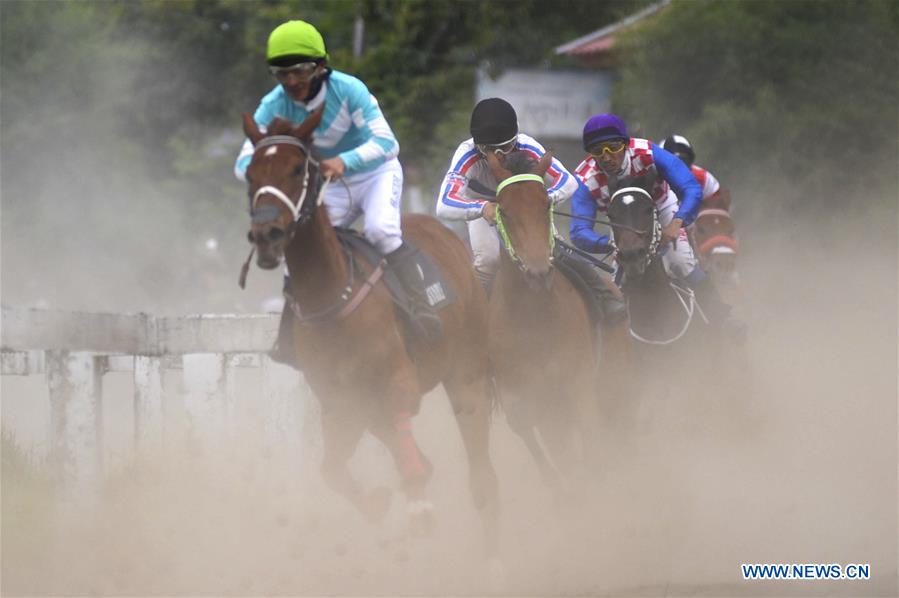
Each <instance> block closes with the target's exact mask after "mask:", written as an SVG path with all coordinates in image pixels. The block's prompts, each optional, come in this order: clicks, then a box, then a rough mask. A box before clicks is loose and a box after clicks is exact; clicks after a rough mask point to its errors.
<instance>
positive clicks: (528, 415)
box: [498, 383, 559, 488]
mask: <svg viewBox="0 0 899 598" xmlns="http://www.w3.org/2000/svg"><path fill="white" fill-rule="evenodd" d="M498 387H499V388H500V389H502V388H503V385H502V384H501V383H500V384H499V385H498ZM500 403H501V404H502V406H503V411H504V412H505V414H506V423H508V424H509V427H510V428H512V431H513V432H515V433H516V434H517V435H518V436H519V437H520V438H521V439H522V440H523V441H524V445H525V446H526V447H527V449H528V452H529V453H531V457H533V459H534V462H535V463H536V464H537V468H538V469H539V471H540V477H541V478H542V479H543V483H544V484H546V485H547V486H548V487H551V488H553V487H556V486H558V484H559V472H558V471H556V468H555V467H553V465H552V463H550V462H549V459H548V458H547V456H546V452H545V451H544V450H543V447H542V446H540V441H539V440H537V430H536V425H537V415H536V401H535V400H534V399H533V397H531V396H529V395H528V394H527V393H524V392H520V393H519V392H514V391H513V392H501V394H500Z"/></svg>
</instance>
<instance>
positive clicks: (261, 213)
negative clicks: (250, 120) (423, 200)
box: [250, 135, 324, 228]
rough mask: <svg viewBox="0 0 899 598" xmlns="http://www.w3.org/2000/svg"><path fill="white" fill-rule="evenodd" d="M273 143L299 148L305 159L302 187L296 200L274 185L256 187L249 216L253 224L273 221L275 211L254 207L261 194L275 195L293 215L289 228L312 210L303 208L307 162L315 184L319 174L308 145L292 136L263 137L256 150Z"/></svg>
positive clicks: (307, 185)
mask: <svg viewBox="0 0 899 598" xmlns="http://www.w3.org/2000/svg"><path fill="white" fill-rule="evenodd" d="M275 145H292V146H294V147H296V148H299V149H300V151H301V152H303V155H304V156H305V158H306V160H305V162H304V163H303V187H302V190H301V191H300V195H299V197H297V199H296V201H291V199H290V197H288V196H287V194H286V193H284V191H282V190H281V189H279V188H277V187H275V186H274V185H263V186H262V187H259V188H258V189H256V192H255V193H253V197H252V199H251V201H250V216H251V218H252V219H253V222H254V223H255V224H268V223H270V222H273V221H274V220H276V219H277V218H278V214H277V211H275V210H271V209H266V208H265V207H263V208H261V209H258V210H257V209H256V202H257V201H258V200H259V198H260V197H261V196H262V195H265V194H268V195H273V196H274V197H276V198H277V199H278V200H279V201H280V202H281V203H283V204H284V205H286V206H287V208H288V209H289V210H290V213H291V215H293V221H292V222H291V228H293V227H295V226H296V225H297V224H300V223H302V221H304V220H306V219H308V218H309V217H310V216H311V215H312V212H313V210H312V209H307V210H304V209H303V208H304V206H305V205H306V198H307V197H308V195H309V193H308V192H309V176H310V173H309V164H310V163H311V164H312V165H313V166H315V174H316V176H315V183H316V186H320V184H321V182H320V176H319V170H318V162H317V161H316V160H314V159H313V158H312V154H311V152H310V151H309V147H308V146H307V145H306V144H305V143H303V142H302V141H300V140H299V139H297V138H296V137H292V136H290V135H272V136H271V137H265V138H264V139H261V140H260V141H259V143H258V144H256V150H257V151H258V150H259V149H262V148H264V147H270V146H275ZM323 196H324V194H323V193H319V196H318V199H317V200H316V202H315V205H314V206H313V207H318V206H319V205H320V204H321V202H322V198H323Z"/></svg>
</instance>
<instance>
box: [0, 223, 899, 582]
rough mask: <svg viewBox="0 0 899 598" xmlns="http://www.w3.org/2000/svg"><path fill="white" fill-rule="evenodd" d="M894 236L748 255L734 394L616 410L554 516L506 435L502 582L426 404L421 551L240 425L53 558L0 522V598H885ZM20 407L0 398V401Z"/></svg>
mask: <svg viewBox="0 0 899 598" xmlns="http://www.w3.org/2000/svg"><path fill="white" fill-rule="evenodd" d="M884 230H889V228H888V227H887V228H885V229H884ZM889 234H892V235H895V228H893V229H892V232H890V233H889ZM889 234H885V235H884V236H883V237H880V238H879V239H878V238H874V239H872V240H871V241H870V242H869V243H870V244H869V245H865V246H862V247H853V248H852V251H853V253H852V254H851V255H868V256H874V257H873V258H872V259H870V260H868V261H867V262H866V264H865V267H864V268H859V267H858V263H857V262H856V261H854V260H853V259H851V255H850V254H847V253H844V252H842V251H840V250H839V249H848V245H843V244H840V245H839V246H838V248H837V250H833V251H831V250H828V251H827V258H828V259H827V260H823V259H821V256H822V251H823V247H822V244H823V241H821V242H816V241H810V242H808V243H805V244H800V243H796V238H795V230H784V231H782V232H773V233H771V238H770V239H768V240H767V242H766V244H765V245H764V246H761V245H757V246H756V247H755V248H754V249H750V250H749V251H748V252H747V255H746V256H745V257H744V263H743V275H744V286H745V287H746V288H747V297H746V301H745V305H744V310H745V311H744V314H745V316H746V318H747V320H748V321H749V323H750V325H751V327H752V337H751V341H750V344H749V354H750V357H751V364H752V365H751V372H752V384H751V387H749V388H735V389H733V393H732V394H730V395H729V396H724V395H721V396H718V397H716V398H715V399H714V400H709V399H697V397H695V396H690V394H689V393H682V392H673V393H667V395H665V394H661V393H659V394H656V393H653V394H652V395H647V396H641V397H622V398H619V399H618V401H620V402H619V403H617V404H615V405H614V409H611V408H609V409H607V410H606V413H607V419H606V422H605V426H604V427H605V429H604V430H602V431H601V432H600V433H601V434H602V441H601V444H602V445H603V447H604V450H603V452H602V455H601V456H600V458H599V460H598V463H597V464H595V465H594V466H593V467H592V468H591V470H590V477H589V480H588V481H587V482H586V483H579V484H577V485H575V486H574V487H573V489H572V494H573V495H574V496H575V497H576V499H575V500H574V501H572V502H570V503H565V504H564V505H563V506H562V507H561V508H559V507H557V506H556V505H555V504H554V501H553V497H552V495H551V493H550V492H549V491H548V490H546V489H545V488H543V487H542V486H541V484H540V481H539V478H538V476H537V472H536V470H535V468H534V467H533V465H532V463H531V462H530V460H529V458H528V456H527V454H526V451H525V449H524V446H523V445H522V443H521V442H520V441H519V440H518V438H517V437H515V436H514V435H512V433H511V432H510V431H509V429H508V428H507V427H506V425H505V422H504V421H503V418H502V416H499V417H498V418H497V420H496V422H495V426H494V437H493V448H492V452H493V457H494V460H495V463H496V465H497V468H498V471H499V476H500V488H501V494H502V500H503V508H504V512H503V539H502V547H503V553H504V557H505V564H506V576H505V580H504V581H502V582H499V581H497V579H496V578H495V577H491V576H490V575H489V574H488V570H487V567H486V564H485V562H484V559H483V556H482V546H481V540H480V528H479V523H478V520H477V517H476V514H475V512H474V510H473V508H472V506H471V503H470V499H469V496H468V493H467V486H466V484H467V481H466V475H467V474H466V471H465V467H464V456H463V447H462V444H461V441H460V439H459V436H458V431H457V429H456V428H455V424H454V422H453V420H452V417H451V414H450V411H449V406H448V404H447V402H446V399H445V397H444V396H443V394H442V391H436V392H435V393H432V394H431V395H429V396H428V397H427V398H426V401H425V407H424V409H423V412H422V414H421V415H420V416H419V417H418V418H417V419H416V421H415V425H416V436H417V438H418V439H419V441H420V443H421V445H422V447H423V449H424V451H425V452H426V453H427V454H428V456H429V457H430V458H431V459H432V461H433V462H434V465H435V472H436V475H435V478H434V480H433V482H432V486H431V488H432V491H433V492H432V495H433V497H434V499H435V503H436V504H437V508H438V515H439V521H438V528H437V530H436V533H435V535H434V536H433V537H432V538H427V539H420V538H412V537H409V536H408V534H407V533H406V531H405V525H404V518H403V511H404V510H403V508H402V506H403V505H402V500H401V499H398V497H396V499H395V501H394V506H393V509H392V511H391V513H390V514H389V515H388V520H387V521H386V522H385V523H384V524H383V525H381V526H379V527H372V526H369V525H368V524H366V523H365V522H364V521H363V520H362V519H361V517H360V516H358V515H357V514H356V513H355V512H353V511H352V510H351V509H350V508H349V507H348V506H347V505H346V504H344V503H343V502H342V501H341V500H340V499H338V498H337V497H335V496H334V495H333V494H331V493H330V492H329V491H328V490H327V489H326V488H324V487H323V485H322V483H321V481H320V479H319V477H318V473H317V470H316V468H315V467H314V466H312V465H311V464H310V463H309V460H308V459H307V460H305V461H300V460H298V459H297V458H296V456H295V455H294V454H288V453H287V451H286V450H280V451H279V450H278V449H277V448H276V449H275V450H269V451H266V450H263V449H261V448H260V447H259V446H258V443H257V442H255V440H254V439H255V438H257V437H258V434H259V429H258V427H256V426H255V423H254V420H253V419H252V418H250V417H248V418H247V419H245V420H244V425H243V428H242V429H241V431H240V437H241V438H242V440H241V443H240V444H239V445H238V444H234V443H226V444H223V445H218V446H217V447H216V448H214V449H213V450H212V452H211V455H210V454H206V455H203V454H202V453H197V452H196V451H195V450H194V449H193V448H191V447H188V446H182V445H180V444H179V445H171V446H169V447H168V449H167V457H166V459H160V460H159V461H157V462H155V463H151V464H150V466H149V467H148V468H147V469H146V471H143V477H141V478H140V479H139V480H138V479H135V478H134V477H133V476H132V475H126V474H123V475H120V476H117V478H116V479H115V480H114V481H113V483H112V484H111V485H110V488H109V490H108V492H107V493H106V496H105V498H106V502H104V503H103V505H102V506H101V508H100V509H99V511H98V512H96V513H95V514H94V515H93V516H85V514H83V513H79V512H71V511H68V510H66V509H65V508H61V509H60V510H59V511H58V515H59V519H58V520H57V521H58V522H57V523H56V524H54V525H53V526H52V528H50V534H49V538H50V540H51V541H52V542H51V546H50V548H49V550H45V549H46V545H43V544H38V545H37V546H35V545H28V546H23V545H21V544H13V543H12V541H11V540H10V538H11V537H16V538H18V537H21V536H22V534H21V533H18V532H22V531H23V530H19V529H16V528H15V526H16V525H17V521H16V519H12V520H10V518H9V517H4V521H3V553H4V559H3V586H2V591H3V594H4V595H19V594H37V595H47V594H70V595H71V594H77V595H83V594H107V595H125V594H129V595H135V594H136V595H149V594H168V595H189V594H197V595H199V594H203V595H217V594H229V595H259V594H283V595H293V594H328V595H333V594H366V595H388V594H390V595H392V594H406V595H409V594H428V595H436V594H439V595H445V594H467V595H471V594H485V593H500V594H516V595H521V594H527V595H547V594H553V595H555V594H568V595H571V594H590V595H597V594H598V595H621V594H627V595H648V596H656V595H697V594H699V595H734V594H739V595H795V594H802V595H882V596H885V595H896V593H897V585H896V583H897V582H896V557H897V552H896V536H897V534H896V529H897V526H896V518H897V494H896V489H897V479H896V476H897V461H896V441H897V437H896V425H897V412H896V394H895V391H896V343H895V341H896V270H895V268H896V262H895V253H892V254H890V253H889V252H887V255H886V257H883V254H882V253H881V252H879V251H878V248H879V247H882V242H883V239H884V238H889ZM892 240H893V242H895V238H893V239H892ZM744 241H745V240H744ZM786 251H789V252H790V258H789V259H788V260H782V259H780V258H778V255H779V253H780V252H786ZM878 255H880V256H881V259H878V258H877V256H878ZM778 264H779V265H778ZM850 289H851V291H850ZM686 375H689V374H687V373H685V376H686ZM116 384H117V382H116V381H115V380H112V381H111V382H110V385H109V386H108V389H107V396H109V393H110V392H113V393H114V392H115V390H114V389H115V388H116ZM243 384H244V386H245V387H246V390H245V392H246V395H245V396H244V404H245V405H248V406H251V405H252V381H249V380H245V381H244V382H243ZM669 386H670V387H671V388H675V389H677V388H680V387H681V386H682V385H678V381H677V380H673V381H671V384H670V385H669ZM27 388H33V385H32V386H28V385H25V384H24V383H22V382H21V381H15V380H11V379H4V381H3V394H4V397H5V398H4V401H7V400H11V399H7V398H6V397H10V396H13V395H15V394H16V393H22V392H26V389H27ZM121 392H122V394H123V396H125V398H126V400H127V396H128V395H127V393H128V392H130V391H129V390H128V389H127V388H126V387H125V386H124V385H122V388H121ZM110 400H112V399H110ZM605 400H610V399H605ZM9 404H11V403H6V402H5V403H4V405H5V408H6V407H7V406H8V405H9ZM607 406H608V405H607ZM249 412H250V413H251V412H252V409H250V411H249ZM113 433H114V432H113ZM284 448H285V449H287V448H288V447H284ZM300 463H303V465H300ZM353 469H354V471H355V472H356V473H357V474H358V475H359V477H360V478H361V479H362V480H363V481H364V482H365V484H366V485H369V486H371V485H375V484H381V483H387V484H389V485H395V483H396V476H395V474H394V473H393V469H392V466H391V463H390V462H389V460H388V457H387V454H386V452H385V451H384V450H383V449H381V448H380V447H379V446H377V445H376V444H375V443H374V441H372V440H371V439H370V438H366V440H365V441H364V442H363V444H362V445H360V449H359V451H358V452H357V455H356V457H355V458H354V461H353ZM4 515H7V512H6V510H4ZM35 542H38V541H37V540H35ZM744 562H746V563H768V562H775V563H815V562H820V563H840V564H846V563H850V562H851V563H870V565H871V573H872V579H871V580H870V581H843V582H833V581H808V582H779V583H775V582H748V581H743V579H742V576H741V573H740V564H741V563H744Z"/></svg>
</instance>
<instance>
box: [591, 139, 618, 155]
mask: <svg viewBox="0 0 899 598" xmlns="http://www.w3.org/2000/svg"><path fill="white" fill-rule="evenodd" d="M626 147H627V142H625V141H624V140H623V139H615V140H613V141H604V142H603V143H600V144H598V145H595V146H593V147H592V148H590V155H591V156H593V157H594V158H599V157H600V156H602V155H603V154H605V153H609V154H620V153H621V152H622V151H624V148H626Z"/></svg>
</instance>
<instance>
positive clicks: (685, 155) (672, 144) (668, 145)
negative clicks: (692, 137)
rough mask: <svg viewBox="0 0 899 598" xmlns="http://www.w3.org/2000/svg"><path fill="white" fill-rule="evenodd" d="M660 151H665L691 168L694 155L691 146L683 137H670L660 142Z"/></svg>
mask: <svg viewBox="0 0 899 598" xmlns="http://www.w3.org/2000/svg"><path fill="white" fill-rule="evenodd" d="M662 149H663V150H667V151H669V152H671V153H672V154H674V155H675V156H677V157H678V158H680V159H681V160H683V161H684V163H685V164H686V165H687V166H693V160H695V159H696V154H695V153H694V152H693V146H692V145H690V142H689V141H688V140H687V138H686V137H684V136H683V135H677V134H675V135H671V136H670V137H667V138H666V139H665V141H663V142H662Z"/></svg>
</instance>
